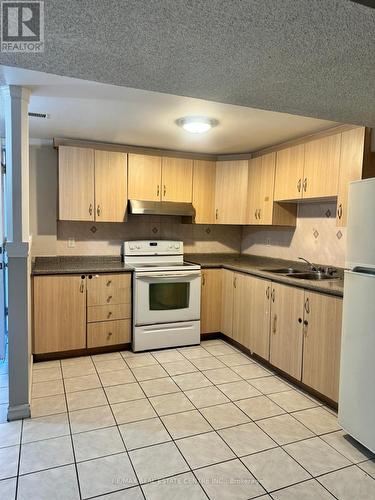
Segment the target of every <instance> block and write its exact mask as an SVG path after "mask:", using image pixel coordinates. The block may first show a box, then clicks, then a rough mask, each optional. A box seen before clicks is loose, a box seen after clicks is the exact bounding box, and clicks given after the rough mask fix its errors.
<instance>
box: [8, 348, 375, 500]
mask: <svg viewBox="0 0 375 500" xmlns="http://www.w3.org/2000/svg"><path fill="white" fill-rule="evenodd" d="M33 382H34V383H33V390H32V394H33V398H32V405H31V406H32V418H31V419H28V420H24V421H23V422H20V421H17V422H10V423H1V424H0V499H1V500H14V499H15V498H17V499H28V500H51V499H54V498H57V499H59V500H60V499H62V500H75V499H88V498H100V499H108V500H119V499H124V500H141V499H146V500H164V499H166V500H174V499H176V500H185V499H189V500H190V499H193V500H200V499H207V498H209V499H212V500H229V499H230V500H249V499H252V498H260V499H266V498H268V499H274V500H301V499H305V498H306V499H307V498H309V499H310V498H311V499H318V500H320V499H323V500H324V499H327V500H328V499H335V498H336V499H338V500H370V499H373V498H375V460H374V457H373V456H371V454H370V453H369V452H368V451H366V450H365V449H364V448H362V447H361V446H360V445H359V444H358V443H356V442H355V441H354V440H353V439H351V438H349V437H348V436H347V435H345V433H344V432H343V431H342V430H341V429H340V426H339V425H338V423H337V417H336V415H335V413H334V412H333V411H332V410H330V409H328V408H326V407H325V406H324V405H323V404H322V403H320V402H319V401H317V400H315V399H314V398H312V397H310V396H309V395H308V394H305V393H303V392H302V391H301V390H300V389H298V388H296V387H294V386H293V385H291V384H290V383H288V382H287V381H285V380H282V379H281V378H279V377H277V376H276V375H275V374H274V373H273V372H271V371H270V370H268V369H265V368H264V367H262V366H261V365H260V364H258V363H256V362H255V361H254V360H252V359H250V358H249V357H247V356H245V355H243V354H242V353H240V352H238V351H237V350H236V349H234V348H233V347H232V346H230V345H228V344H226V343H225V342H223V341H222V340H212V341H205V342H202V344H201V346H200V347H192V348H181V349H168V350H164V351H156V352H152V353H145V354H134V353H132V352H129V351H125V352H116V353H111V354H103V355H96V356H87V357H81V358H75V359H66V360H61V361H51V362H44V363H37V364H35V365H34V369H33Z"/></svg>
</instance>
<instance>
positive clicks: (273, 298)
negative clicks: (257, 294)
mask: <svg viewBox="0 0 375 500" xmlns="http://www.w3.org/2000/svg"><path fill="white" fill-rule="evenodd" d="M275 295H276V293H275V289H274V288H273V289H272V293H271V299H272V302H275Z"/></svg>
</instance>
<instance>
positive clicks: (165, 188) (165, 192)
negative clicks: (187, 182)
mask: <svg viewBox="0 0 375 500" xmlns="http://www.w3.org/2000/svg"><path fill="white" fill-rule="evenodd" d="M166 194H167V187H166V185H165V184H164V190H163V196H165V195H166Z"/></svg>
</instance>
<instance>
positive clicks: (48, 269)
mask: <svg viewBox="0 0 375 500" xmlns="http://www.w3.org/2000/svg"><path fill="white" fill-rule="evenodd" d="M131 271H132V268H131V267H129V266H125V265H124V263H123V262H122V260H121V257H113V256H82V257H81V256H72V257H70V256H69V257H68V256H61V257H36V258H35V261H34V262H33V266H32V271H31V274H32V275H34V276H35V275H42V274H87V273H121V272H131Z"/></svg>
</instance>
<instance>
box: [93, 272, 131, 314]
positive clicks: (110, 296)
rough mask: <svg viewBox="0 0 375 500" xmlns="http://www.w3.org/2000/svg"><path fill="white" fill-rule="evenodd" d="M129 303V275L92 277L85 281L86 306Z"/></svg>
mask: <svg viewBox="0 0 375 500" xmlns="http://www.w3.org/2000/svg"><path fill="white" fill-rule="evenodd" d="M130 303H131V275H130V273H129V274H128V273H121V274H101V275H96V276H95V275H93V277H92V279H89V278H88V279H87V305H88V306H101V305H114V304H130Z"/></svg>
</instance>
